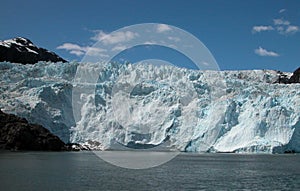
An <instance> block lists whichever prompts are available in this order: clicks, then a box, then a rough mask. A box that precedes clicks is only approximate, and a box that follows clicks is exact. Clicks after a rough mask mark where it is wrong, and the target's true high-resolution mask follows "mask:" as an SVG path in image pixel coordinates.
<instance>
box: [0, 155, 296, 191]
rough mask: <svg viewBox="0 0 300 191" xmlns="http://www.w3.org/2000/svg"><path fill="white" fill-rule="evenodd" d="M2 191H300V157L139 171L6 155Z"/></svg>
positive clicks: (75, 159) (182, 162)
mask: <svg viewBox="0 0 300 191" xmlns="http://www.w3.org/2000/svg"><path fill="white" fill-rule="evenodd" d="M0 190H2V191H9V190H16V191H21V190H39V191H40V190H55V191H59V190H300V155H299V154H298V155H297V154H286V155H268V154H265V155H261V154H188V153H183V154H180V155H178V156H177V157H175V158H174V159H173V160H171V161H169V162H167V163H165V164H163V165H161V166H158V167H154V168H149V169H143V170H133V169H125V168H120V167H117V166H114V165H111V164H109V163H107V162H105V161H103V160H101V159H100V158H99V157H97V156H96V155H95V154H94V153H93V152H1V153H0Z"/></svg>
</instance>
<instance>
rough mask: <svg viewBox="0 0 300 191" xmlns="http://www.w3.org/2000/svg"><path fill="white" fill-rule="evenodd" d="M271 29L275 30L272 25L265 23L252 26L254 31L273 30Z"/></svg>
mask: <svg viewBox="0 0 300 191" xmlns="http://www.w3.org/2000/svg"><path fill="white" fill-rule="evenodd" d="M271 30H274V28H273V27H272V26H263V25H260V26H254V27H253V28H252V32H253V33H257V32H262V31H271Z"/></svg>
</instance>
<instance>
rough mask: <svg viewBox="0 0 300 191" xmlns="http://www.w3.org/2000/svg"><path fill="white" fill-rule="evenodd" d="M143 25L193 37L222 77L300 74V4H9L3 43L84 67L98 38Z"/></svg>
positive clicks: (0, 17) (8, 0)
mask: <svg viewBox="0 0 300 191" xmlns="http://www.w3.org/2000/svg"><path fill="white" fill-rule="evenodd" d="M139 23H165V24H168V25H173V26H176V27H179V28H181V29H183V30H186V31H188V32H190V33H191V34H193V35H194V36H196V37H197V38H198V39H200V40H201V41H202V42H203V43H204V44H205V45H206V47H207V48H208V49H209V50H210V51H211V53H212V54H213V55H214V57H215V59H216V60H217V63H218V64H219V67H220V69H221V70H244V69H275V70H282V71H294V70H295V69H296V68H297V67H299V66H300V1H296V0H295V1H273V0H272V1H261V0H258V1H230V0H229V1H221V0H219V1H196V0H195V1H192V0H190V1H176V0H173V1H170V0H161V1H157V0H154V1H153V0H152V1H144V0H140V1H137V0H136V1H135V0H123V1H121V0H119V1H114V0H108V1H105V0H100V1H79V0H78V1H57V0H52V1H40V0H36V1H34V0H28V1H16V0H2V1H1V12H0V24H1V30H0V39H1V40H5V39H8V38H12V37H16V36H22V37H27V38H29V39H31V40H32V41H33V42H34V43H35V44H37V45H38V46H40V47H44V48H47V49H49V50H51V51H54V52H56V53H58V54H59V55H60V56H62V57H63V58H65V59H67V60H70V61H71V60H78V61H80V60H81V59H82V56H83V55H82V53H84V51H86V50H87V49H88V48H89V47H90V46H92V45H93V44H94V43H95V39H96V37H97V35H98V36H99V35H105V34H109V33H110V32H113V31H115V30H117V29H119V28H122V27H125V26H128V25H134V24H139ZM65 43H69V44H67V45H73V46H65V45H66V44H65ZM58 47H61V48H60V49H58ZM72 48H73V49H72ZM71 51H72V53H73V54H72V53H70V52H71ZM76 54H77V55H76ZM154 54H158V53H157V52H156V53H154ZM166 54H167V55H168V54H169V53H166ZM170 55H171V54H170Z"/></svg>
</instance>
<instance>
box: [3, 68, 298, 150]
mask: <svg viewBox="0 0 300 191" xmlns="http://www.w3.org/2000/svg"><path fill="white" fill-rule="evenodd" d="M100 65H101V67H98V66H100ZM79 68H80V70H78V69H79ZM95 68H96V69H95ZM94 69H95V70H94ZM95 71H96V73H95ZM76 72H77V73H76ZM93 72H94V73H93ZM92 75H97V81H96V82H93V81H90V78H89V77H88V76H92ZM279 75H280V74H279V73H278V72H277V71H272V70H248V71H200V70H188V69H184V68H178V67H174V66H152V65H147V64H122V65H121V64H117V63H109V64H106V65H103V64H100V63H98V64H91V63H86V64H81V63H77V62H68V63H51V62H39V63H37V64H35V65H21V64H15V63H9V62H1V63H0V78H1V82H0V83H1V86H0V92H1V94H0V108H1V110H2V111H4V112H6V113H13V114H16V115H18V116H20V117H24V118H26V119H27V120H28V121H29V122H31V123H37V124H40V125H43V126H44V127H46V128H48V129H49V130H50V131H51V132H52V133H54V134H56V135H58V136H59V137H60V138H61V139H62V140H63V141H64V142H76V143H84V142H87V141H97V142H99V143H101V146H102V148H103V149H114V148H118V144H122V145H125V146H130V147H132V146H133V147H143V148H146V147H155V146H158V145H161V144H164V143H166V144H168V148H170V149H171V150H173V149H175V150H179V151H187V152H236V153H284V152H290V151H293V152H300V91H299V89H300V84H278V83H275V82H276V81H277V80H278V78H279ZM286 75H291V73H286Z"/></svg>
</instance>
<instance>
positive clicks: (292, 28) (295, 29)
mask: <svg viewBox="0 0 300 191" xmlns="http://www.w3.org/2000/svg"><path fill="white" fill-rule="evenodd" d="M299 31H300V28H299V27H298V26H293V25H290V26H288V28H287V29H286V30H285V32H286V33H287V34H294V33H296V32H299Z"/></svg>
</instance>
